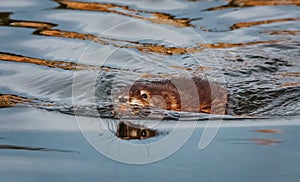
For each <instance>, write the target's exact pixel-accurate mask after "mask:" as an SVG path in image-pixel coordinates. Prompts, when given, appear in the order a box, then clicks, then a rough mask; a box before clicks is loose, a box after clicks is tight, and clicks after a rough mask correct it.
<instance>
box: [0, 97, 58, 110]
mask: <svg viewBox="0 0 300 182" xmlns="http://www.w3.org/2000/svg"><path fill="white" fill-rule="evenodd" d="M17 105H36V106H55V104H53V103H50V102H49V103H46V102H45V103H41V101H40V100H38V99H36V98H26V97H21V96H17V95H11V94H0V108H5V107H14V106H17Z"/></svg>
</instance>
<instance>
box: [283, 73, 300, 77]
mask: <svg viewBox="0 0 300 182" xmlns="http://www.w3.org/2000/svg"><path fill="white" fill-rule="evenodd" d="M280 76H283V77H300V73H299V72H288V73H282V74H280Z"/></svg>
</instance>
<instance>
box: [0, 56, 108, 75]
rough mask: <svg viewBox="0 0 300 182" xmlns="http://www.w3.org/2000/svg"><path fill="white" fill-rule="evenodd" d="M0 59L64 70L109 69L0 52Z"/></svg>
mask: <svg viewBox="0 0 300 182" xmlns="http://www.w3.org/2000/svg"><path fill="white" fill-rule="evenodd" d="M0 61H10V62H20V63H30V64H36V65H41V66H48V67H50V68H60V69H64V70H104V71H109V70H110V68H108V67H96V66H91V65H85V64H79V63H74V62H63V61H55V60H45V59H38V58H31V57H26V56H20V55H15V54H10V53H1V52H0Z"/></svg>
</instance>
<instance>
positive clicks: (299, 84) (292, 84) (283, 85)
mask: <svg viewBox="0 0 300 182" xmlns="http://www.w3.org/2000/svg"><path fill="white" fill-rule="evenodd" d="M297 86H300V83H284V84H281V85H279V87H297Z"/></svg>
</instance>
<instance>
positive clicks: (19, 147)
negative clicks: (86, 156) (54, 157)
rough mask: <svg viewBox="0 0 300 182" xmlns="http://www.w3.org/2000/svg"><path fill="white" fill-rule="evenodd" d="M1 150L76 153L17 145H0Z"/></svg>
mask: <svg viewBox="0 0 300 182" xmlns="http://www.w3.org/2000/svg"><path fill="white" fill-rule="evenodd" d="M0 150H28V151H49V152H75V151H71V150H59V149H50V148H42V147H25V146H16V145H0Z"/></svg>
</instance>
